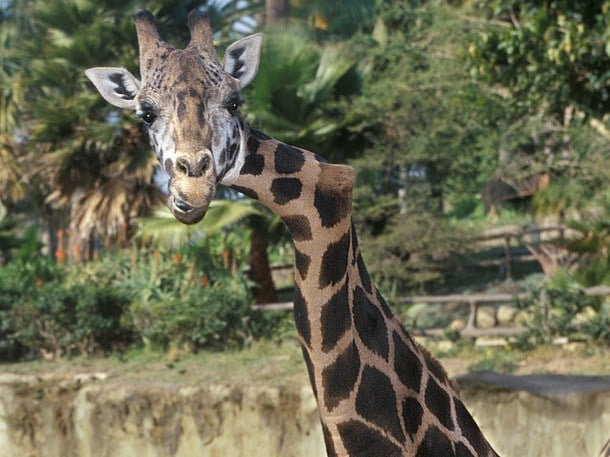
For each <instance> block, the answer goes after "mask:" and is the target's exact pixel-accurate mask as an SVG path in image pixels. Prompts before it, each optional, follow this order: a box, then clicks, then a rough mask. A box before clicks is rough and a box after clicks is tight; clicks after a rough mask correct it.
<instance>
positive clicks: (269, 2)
mask: <svg viewBox="0 0 610 457" xmlns="http://www.w3.org/2000/svg"><path fill="white" fill-rule="evenodd" d="M287 15H288V2H287V1H286V0H265V25H266V26H269V25H272V24H274V23H276V22H278V21H281V20H282V19H284V18H285V17H286V16H287Z"/></svg>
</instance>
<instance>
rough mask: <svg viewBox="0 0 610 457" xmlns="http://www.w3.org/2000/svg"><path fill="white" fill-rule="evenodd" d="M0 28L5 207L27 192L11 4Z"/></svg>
mask: <svg viewBox="0 0 610 457" xmlns="http://www.w3.org/2000/svg"><path fill="white" fill-rule="evenodd" d="M0 25H1V26H0V200H1V201H2V202H4V203H6V202H7V201H16V200H18V199H20V198H22V197H23V195H24V191H25V189H24V185H23V181H22V180H21V176H22V170H21V168H20V166H19V164H18V163H17V154H18V149H19V145H18V142H17V140H16V138H15V135H16V131H17V129H18V127H19V122H18V117H19V115H18V111H19V110H18V106H19V104H20V103H21V101H22V100H23V84H22V81H21V79H20V78H19V75H18V72H17V65H18V58H17V56H16V52H15V42H16V38H17V35H18V24H17V21H16V20H15V18H14V12H13V11H11V8H9V4H8V3H7V5H6V12H3V14H2V15H1V16H0ZM0 204H1V203H0Z"/></svg>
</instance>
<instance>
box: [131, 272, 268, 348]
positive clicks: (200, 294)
mask: <svg viewBox="0 0 610 457" xmlns="http://www.w3.org/2000/svg"><path fill="white" fill-rule="evenodd" d="M155 295H157V296H160V295H161V294H155ZM163 295H165V294H163ZM251 304H252V298H251V294H250V290H249V285H248V284H247V283H246V282H245V281H243V280H241V279H236V278H233V277H231V276H229V275H227V276H226V277H224V278H221V279H217V280H216V281H214V282H213V283H212V284H209V285H202V284H200V283H199V284H198V283H191V284H189V285H188V286H187V287H186V288H185V290H184V291H183V293H182V294H180V293H179V291H176V293H175V294H170V295H169V297H167V300H166V301H159V300H152V301H149V302H148V303H142V302H138V301H135V302H133V303H132V305H131V314H132V318H133V322H134V324H135V326H136V328H137V330H138V333H139V334H140V335H141V336H142V338H143V340H144V341H145V342H146V343H147V344H150V345H152V346H153V347H163V348H166V347H168V346H169V345H170V343H171V344H177V345H179V346H181V347H184V346H186V347H188V348H189V349H191V350H193V351H196V350H199V349H201V348H216V349H221V348H225V347H229V346H240V345H243V344H244V343H245V342H247V341H248V340H249V339H251V338H252V337H254V336H256V335H255V334H254V333H255V332H254V330H255V329H257V328H256V327H253V325H252V323H253V321H254V320H256V317H255V312H254V311H253V310H252V309H251ZM257 330H258V329H257Z"/></svg>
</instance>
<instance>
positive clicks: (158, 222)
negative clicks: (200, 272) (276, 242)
mask: <svg viewBox="0 0 610 457" xmlns="http://www.w3.org/2000/svg"><path fill="white" fill-rule="evenodd" d="M253 214H261V210H260V209H259V208H258V207H257V204H256V203H255V202H254V201H252V200H236V201H231V200H212V202H211V204H210V207H209V209H208V212H207V214H206V216H205V218H204V219H203V220H202V222H200V223H199V224H195V225H184V224H182V223H181V222H179V221H178V220H177V219H176V218H175V217H174V215H173V214H172V213H171V212H170V211H169V209H168V208H167V207H166V206H163V207H160V208H157V209H156V210H155V212H154V215H153V216H151V217H147V218H142V219H140V227H139V229H138V232H137V234H136V236H137V237H138V238H140V239H142V240H143V241H145V242H149V243H152V244H154V245H156V246H162V247H166V248H177V247H180V246H184V245H186V244H188V243H190V242H192V241H193V240H194V239H195V238H197V237H204V236H209V235H213V234H215V233H217V232H219V231H221V230H223V229H225V228H226V227H228V226H230V225H232V224H235V223H237V222H239V221H240V220H241V219H243V218H244V217H246V216H251V215H253Z"/></svg>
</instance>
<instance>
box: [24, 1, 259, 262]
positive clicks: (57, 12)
mask: <svg viewBox="0 0 610 457" xmlns="http://www.w3.org/2000/svg"><path fill="white" fill-rule="evenodd" d="M237 3H239V2H237V1H233V2H226V3H224V4H222V5H221V6H220V7H211V8H210V9H211V13H213V16H214V17H217V18H219V22H222V21H221V20H220V18H222V17H223V16H222V12H223V11H227V12H231V13H232V14H233V16H232V17H233V18H234V15H235V14H237V11H238V10H239V8H237V7H236V4H237ZM31 5H32V7H31V8H32V12H31V20H30V22H29V32H30V33H29V34H28V36H27V39H24V40H23V45H22V48H21V52H22V53H23V54H24V56H26V60H27V62H28V65H27V67H26V68H23V69H22V75H23V78H24V81H25V85H26V87H27V88H28V91H27V98H26V101H27V103H26V108H27V109H26V112H25V114H26V115H27V125H28V129H29V131H28V133H29V136H30V141H29V143H28V146H29V159H30V163H31V166H30V170H31V175H32V177H33V178H36V179H33V182H37V183H39V184H38V186H39V190H38V193H39V194H40V195H43V196H44V202H43V205H44V206H45V207H46V208H51V209H52V210H54V211H56V210H58V209H63V210H64V211H67V214H69V220H68V221H66V222H64V224H63V225H64V227H66V226H69V228H70V233H71V245H72V249H71V251H72V253H74V252H80V254H79V257H80V256H82V257H84V258H88V257H90V256H91V254H92V252H93V247H94V246H95V245H96V244H99V243H100V242H101V243H102V244H103V245H105V246H109V245H110V244H111V243H118V244H119V245H122V244H124V243H125V242H127V241H128V240H129V239H130V238H131V236H132V235H133V234H134V233H135V223H136V219H137V218H139V217H142V216H144V215H147V214H150V213H151V211H152V210H153V209H154V208H155V207H157V206H158V205H159V204H160V202H161V201H162V196H161V194H160V192H159V191H158V190H157V188H156V186H155V184H154V173H155V165H156V161H155V159H154V157H153V155H152V153H151V151H150V147H149V146H148V142H147V141H146V139H145V138H144V135H143V132H142V130H141V128H140V126H139V125H138V124H137V122H136V121H135V119H133V118H132V117H131V116H132V115H131V114H130V113H124V112H121V111H118V110H116V109H114V108H112V107H109V106H108V105H107V104H106V103H104V102H103V101H102V100H101V99H100V97H98V96H97V94H96V93H95V91H93V90H91V88H90V86H89V85H88V84H87V83H86V82H85V78H84V75H83V69H84V68H87V67H90V66H93V65H100V64H101V65H104V64H106V65H113V66H123V67H126V68H129V69H130V70H132V71H134V72H136V68H135V67H136V65H137V62H138V58H137V54H136V51H137V43H136V35H135V33H134V26H133V22H132V19H131V15H132V14H133V12H135V11H137V10H138V9H140V8H142V7H143V6H144V5H143V4H142V2H140V1H127V2H115V1H112V0H106V1H104V2H99V1H97V0H82V1H76V0H58V1H56V2H46V1H43V0H34V1H32V2H31ZM200 6H202V2H197V1H186V2H180V3H176V2H171V1H169V0H158V1H156V2H154V3H152V4H151V3H150V2H147V4H146V7H147V8H149V9H152V10H153V11H154V12H155V13H156V14H157V15H158V17H159V23H160V27H161V29H162V30H163V32H164V34H165V35H166V37H167V39H168V40H171V41H174V42H175V43H176V44H177V45H180V44H181V43H185V42H187V40H188V36H187V34H188V31H186V30H185V29H186V28H185V27H184V22H185V20H186V12H188V10H189V9H192V8H195V7H200ZM204 6H205V2H204ZM242 10H243V9H242ZM246 10H247V8H246ZM221 30H223V31H226V33H224V35H229V32H230V31H231V30H232V25H231V22H229V20H227V19H225V20H224V22H223V28H222V29H221ZM221 35H222V34H220V35H219V36H221ZM58 108H59V109H58Z"/></svg>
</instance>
